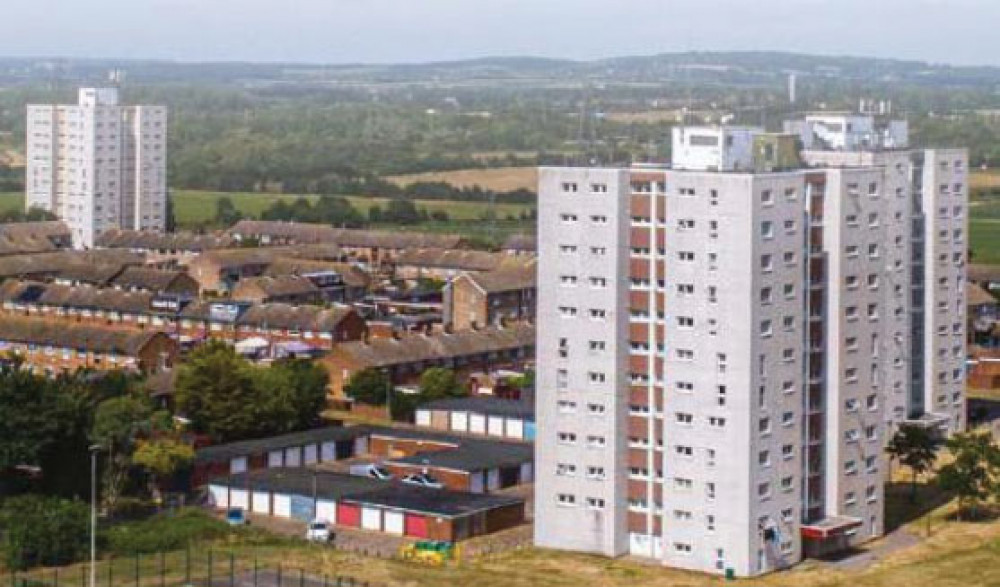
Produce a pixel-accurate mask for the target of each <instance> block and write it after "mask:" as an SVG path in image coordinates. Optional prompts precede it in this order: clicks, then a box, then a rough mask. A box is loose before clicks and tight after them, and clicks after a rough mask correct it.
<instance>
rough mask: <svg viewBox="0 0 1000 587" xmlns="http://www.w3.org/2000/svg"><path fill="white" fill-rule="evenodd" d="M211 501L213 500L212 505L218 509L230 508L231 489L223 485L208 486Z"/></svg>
mask: <svg viewBox="0 0 1000 587" xmlns="http://www.w3.org/2000/svg"><path fill="white" fill-rule="evenodd" d="M208 495H209V499H211V500H212V505H214V506H215V507H217V508H223V509H224V508H227V507H229V488H228V487H225V486H223V485H209V486H208Z"/></svg>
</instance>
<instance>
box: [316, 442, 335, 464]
mask: <svg viewBox="0 0 1000 587" xmlns="http://www.w3.org/2000/svg"><path fill="white" fill-rule="evenodd" d="M319 456H320V460H322V461H323V462H324V463H328V462H330V461H335V460H337V443H336V442H324V443H323V445H322V446H321V447H320V449H319Z"/></svg>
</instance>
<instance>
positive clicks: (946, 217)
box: [535, 116, 967, 576]
mask: <svg viewBox="0 0 1000 587" xmlns="http://www.w3.org/2000/svg"><path fill="white" fill-rule="evenodd" d="M856 118H857V119H859V120H861V121H860V122H858V120H854V119H852V120H851V121H850V122H849V123H847V122H844V121H841V122H844V124H842V125H841V127H840V128H841V129H842V130H843V131H845V132H846V131H847V130H851V131H852V132H853V130H854V129H861V131H862V134H865V135H866V136H867V137H868V138H859V137H857V136H850V137H841V138H840V139H836V138H835V137H831V136H829V135H827V137H826V138H825V139H824V140H823V142H822V145H823V148H822V149H820V146H821V143H820V142H819V141H816V142H813V143H811V145H810V146H811V147H812V148H811V149H810V150H807V151H800V150H799V148H798V147H799V146H800V145H802V144H808V143H806V141H804V140H803V139H802V138H801V135H800V134H799V132H798V131H796V132H795V133H794V134H792V133H789V134H768V133H764V132H762V131H760V130H759V129H750V128H685V129H677V130H675V132H674V148H673V153H674V160H673V162H672V165H671V166H670V167H666V166H663V167H654V166H635V167H631V168H616V169H583V168H543V169H541V170H540V177H539V226H538V234H539V245H538V246H539V271H538V276H539V277H538V310H537V313H538V322H539V324H538V341H537V360H538V373H537V385H538V393H537V409H536V412H537V424H538V436H537V439H536V447H537V448H536V452H537V455H536V477H537V481H536V487H535V490H536V500H535V508H536V513H535V540H536V543H537V544H539V545H540V546H546V547H552V548H562V549H569V550H578V551H586V552H594V553H601V554H605V555H609V556H617V555H622V554H633V555H639V556H646V557H651V558H655V559H658V560H660V561H662V563H663V564H665V565H668V566H673V567H680V568H686V569H693V570H700V571H707V572H716V573H726V572H732V573H734V574H736V575H740V576H753V575H758V574H761V573H765V572H768V571H771V570H774V569H778V568H783V567H787V566H789V565H792V564H794V563H796V562H798V561H799V560H801V558H802V557H803V556H807V555H809V554H818V553H824V552H829V551H833V550H837V549H841V548H844V547H846V546H849V545H851V544H855V543H857V542H861V541H864V540H867V539H870V538H871V537H875V536H879V535H881V534H882V532H883V528H884V503H883V497H884V496H883V484H884V475H885V473H886V466H885V460H884V456H883V454H884V451H883V448H884V444H885V442H886V440H887V438H888V437H889V436H890V434H891V432H892V429H893V427H894V426H896V425H898V424H899V423H902V422H907V421H910V422H916V423H919V424H922V425H926V426H933V427H935V428H937V429H939V430H941V431H942V432H944V433H948V432H951V431H955V430H961V429H962V428H963V427H964V420H963V414H964V405H963V401H964V398H963V396H962V391H961V389H962V379H961V371H960V370H959V371H956V370H955V369H956V368H957V366H959V365H960V364H961V361H962V360H963V358H964V353H965V349H964V328H965V317H964V315H963V312H964V300H963V299H962V296H963V295H964V286H963V285H962V284H963V280H964V273H965V238H966V237H965V228H964V225H965V209H966V199H967V187H966V185H965V183H966V182H965V178H964V174H965V168H966V154H965V152H964V151H910V150H905V146H906V145H905V140H906V137H905V133H906V131H905V125H900V124H899V123H891V124H889V125H888V126H880V125H881V124H882V123H881V122H877V121H875V120H871V119H870V117H863V116H862V117H856ZM823 123H824V124H825V125H826V129H827V130H830V129H835V128H836V123H837V121H831V120H829V119H825V120H824V121H823ZM880 128H882V129H892V130H881V131H880V130H878V129H880ZM872 137H877V138H872ZM840 140H842V142H837V143H836V144H842V145H843V146H842V147H840V148H837V149H834V148H830V147H828V145H830V144H834V143H835V142H836V141H840ZM930 186H933V189H931V188H930Z"/></svg>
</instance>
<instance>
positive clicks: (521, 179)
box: [386, 167, 538, 192]
mask: <svg viewBox="0 0 1000 587" xmlns="http://www.w3.org/2000/svg"><path fill="white" fill-rule="evenodd" d="M386 179H388V180H389V181H391V182H393V183H395V184H396V185H399V186H406V185H410V184H412V183H416V182H419V181H427V182H444V183H447V184H451V185H452V186H454V187H457V188H464V187H472V186H476V185H478V186H479V187H481V188H483V189H484V190H493V191H497V192H509V191H512V190H516V189H526V190H531V191H535V190H536V189H538V169H537V168H535V167H497V168H493V169H458V170H455V171H434V172H429V173H411V174H408V175H395V176H391V177H387V178H386Z"/></svg>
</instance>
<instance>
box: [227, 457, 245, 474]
mask: <svg viewBox="0 0 1000 587" xmlns="http://www.w3.org/2000/svg"><path fill="white" fill-rule="evenodd" d="M246 471H247V458H246V457H236V458H235V459H230V460H229V472H230V474H233V475H235V474H237V473H246Z"/></svg>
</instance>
